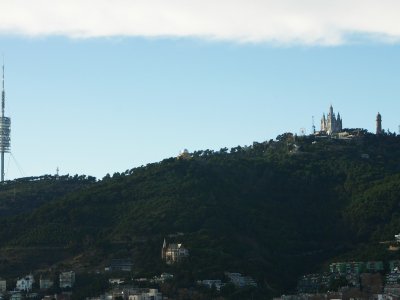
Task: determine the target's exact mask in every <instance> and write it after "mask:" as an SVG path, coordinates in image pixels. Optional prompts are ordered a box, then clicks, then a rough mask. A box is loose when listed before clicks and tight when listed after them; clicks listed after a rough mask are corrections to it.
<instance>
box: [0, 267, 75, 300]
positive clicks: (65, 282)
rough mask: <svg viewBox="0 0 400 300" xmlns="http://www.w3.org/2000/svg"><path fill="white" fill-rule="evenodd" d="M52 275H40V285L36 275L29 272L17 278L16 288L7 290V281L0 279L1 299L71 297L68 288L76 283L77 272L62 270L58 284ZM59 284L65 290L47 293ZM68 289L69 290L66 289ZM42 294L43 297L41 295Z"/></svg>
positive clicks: (19, 299)
mask: <svg viewBox="0 0 400 300" xmlns="http://www.w3.org/2000/svg"><path fill="white" fill-rule="evenodd" d="M54 279H55V278H54V274H53V275H52V276H50V275H49V274H48V275H43V274H42V275H40V279H39V285H38V286H37V285H35V282H36V281H35V277H34V275H33V274H28V275H26V276H23V277H22V278H19V279H17V281H16V282H15V288H14V289H13V290H7V281H6V280H4V279H0V299H10V300H22V299H45V300H47V299H60V300H62V299H70V296H71V295H70V294H71V292H70V291H68V289H70V288H72V287H73V286H74V285H75V272H74V271H68V272H61V273H60V274H59V275H58V284H57V282H55V280H54ZM55 283H56V284H57V287H58V288H60V289H61V290H63V291H62V292H61V293H60V294H58V295H57V296H55V295H54V294H53V295H46V293H47V292H48V291H49V290H50V289H51V288H53V287H54V286H55ZM66 289H67V290H66ZM40 295H42V296H43V298H41V297H39V296H40Z"/></svg>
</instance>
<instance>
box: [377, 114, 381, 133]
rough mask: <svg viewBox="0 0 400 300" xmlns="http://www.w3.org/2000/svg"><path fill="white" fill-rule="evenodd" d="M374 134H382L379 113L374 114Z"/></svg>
mask: <svg viewBox="0 0 400 300" xmlns="http://www.w3.org/2000/svg"><path fill="white" fill-rule="evenodd" d="M376 134H377V135H379V134H382V116H381V114H380V113H378V114H377V115H376Z"/></svg>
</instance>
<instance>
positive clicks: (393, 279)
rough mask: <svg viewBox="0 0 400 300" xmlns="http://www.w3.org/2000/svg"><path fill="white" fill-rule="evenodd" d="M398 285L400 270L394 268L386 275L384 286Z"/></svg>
mask: <svg viewBox="0 0 400 300" xmlns="http://www.w3.org/2000/svg"><path fill="white" fill-rule="evenodd" d="M399 283H400V270H399V269H398V268H397V267H396V268H394V269H393V270H392V271H391V272H390V273H388V274H386V285H397V284H399Z"/></svg>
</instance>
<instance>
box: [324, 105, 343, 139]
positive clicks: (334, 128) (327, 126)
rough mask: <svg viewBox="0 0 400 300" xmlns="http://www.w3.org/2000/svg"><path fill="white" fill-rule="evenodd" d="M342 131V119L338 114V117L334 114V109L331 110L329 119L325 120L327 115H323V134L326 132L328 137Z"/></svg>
mask: <svg viewBox="0 0 400 300" xmlns="http://www.w3.org/2000/svg"><path fill="white" fill-rule="evenodd" d="M341 131H342V118H341V117H340V114H339V113H338V115H337V117H336V115H335V113H334V112H333V107H332V105H331V107H330V108H329V112H328V115H327V117H326V118H325V114H323V115H322V119H321V132H325V133H326V134H328V135H331V134H334V133H338V132H341Z"/></svg>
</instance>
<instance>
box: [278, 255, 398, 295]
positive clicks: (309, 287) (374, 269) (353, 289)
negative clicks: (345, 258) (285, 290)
mask: <svg viewBox="0 0 400 300" xmlns="http://www.w3.org/2000/svg"><path fill="white" fill-rule="evenodd" d="M387 268H389V272H385V270H387ZM385 273H386V274H385ZM343 280H344V282H343ZM335 281H336V282H338V281H339V282H341V285H339V289H338V291H337V292H335V291H332V287H333V286H335ZM297 292H298V293H297V294H295V295H289V296H287V295H283V296H281V297H280V298H276V300H278V299H281V300H308V299H310V300H311V299H377V300H379V299H380V300H389V299H390V300H394V299H400V260H392V261H389V262H388V263H387V265H386V268H385V264H384V262H383V261H367V262H362V261H358V262H354V261H353V262H335V263H331V264H330V265H329V272H325V273H316V274H308V275H304V276H302V277H301V278H300V279H299V281H298V285H297Z"/></svg>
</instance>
